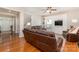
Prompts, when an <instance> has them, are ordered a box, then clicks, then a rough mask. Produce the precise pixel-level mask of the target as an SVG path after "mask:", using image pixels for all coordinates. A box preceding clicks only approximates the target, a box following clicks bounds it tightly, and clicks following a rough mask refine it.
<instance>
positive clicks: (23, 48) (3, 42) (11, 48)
mask: <svg viewBox="0 0 79 59" xmlns="http://www.w3.org/2000/svg"><path fill="white" fill-rule="evenodd" d="M7 36H8V35H7ZM3 37H4V36H3ZM4 38H6V39H2V38H0V52H41V51H40V50H39V49H37V48H35V47H34V46H32V45H31V44H29V43H27V42H26V41H25V39H24V38H19V37H18V36H17V35H14V36H11V35H9V36H8V37H4ZM64 52H79V48H78V46H77V43H73V42H66V44H65V47H64Z"/></svg>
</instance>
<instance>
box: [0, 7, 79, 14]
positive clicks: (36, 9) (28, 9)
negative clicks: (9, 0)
mask: <svg viewBox="0 0 79 59" xmlns="http://www.w3.org/2000/svg"><path fill="white" fill-rule="evenodd" d="M10 8H16V9H19V10H22V11H24V12H25V13H26V14H28V15H49V13H44V12H45V10H46V8H47V7H10ZM53 8H55V9H57V11H56V12H53V14H55V13H60V12H66V11H73V10H79V8H78V7H53ZM0 12H4V13H6V12H8V13H12V14H17V12H16V11H13V10H11V12H9V9H4V8H0Z"/></svg>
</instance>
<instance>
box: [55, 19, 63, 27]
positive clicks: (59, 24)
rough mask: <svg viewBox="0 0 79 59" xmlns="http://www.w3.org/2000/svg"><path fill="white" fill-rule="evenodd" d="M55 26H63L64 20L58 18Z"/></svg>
mask: <svg viewBox="0 0 79 59" xmlns="http://www.w3.org/2000/svg"><path fill="white" fill-rule="evenodd" d="M55 26H63V21H62V20H56V21H55Z"/></svg>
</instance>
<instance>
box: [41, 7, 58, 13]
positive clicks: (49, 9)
mask: <svg viewBox="0 0 79 59" xmlns="http://www.w3.org/2000/svg"><path fill="white" fill-rule="evenodd" d="M42 11H44V13H49V14H51V13H53V12H54V11H57V9H56V8H53V7H47V8H46V9H43V10H42Z"/></svg>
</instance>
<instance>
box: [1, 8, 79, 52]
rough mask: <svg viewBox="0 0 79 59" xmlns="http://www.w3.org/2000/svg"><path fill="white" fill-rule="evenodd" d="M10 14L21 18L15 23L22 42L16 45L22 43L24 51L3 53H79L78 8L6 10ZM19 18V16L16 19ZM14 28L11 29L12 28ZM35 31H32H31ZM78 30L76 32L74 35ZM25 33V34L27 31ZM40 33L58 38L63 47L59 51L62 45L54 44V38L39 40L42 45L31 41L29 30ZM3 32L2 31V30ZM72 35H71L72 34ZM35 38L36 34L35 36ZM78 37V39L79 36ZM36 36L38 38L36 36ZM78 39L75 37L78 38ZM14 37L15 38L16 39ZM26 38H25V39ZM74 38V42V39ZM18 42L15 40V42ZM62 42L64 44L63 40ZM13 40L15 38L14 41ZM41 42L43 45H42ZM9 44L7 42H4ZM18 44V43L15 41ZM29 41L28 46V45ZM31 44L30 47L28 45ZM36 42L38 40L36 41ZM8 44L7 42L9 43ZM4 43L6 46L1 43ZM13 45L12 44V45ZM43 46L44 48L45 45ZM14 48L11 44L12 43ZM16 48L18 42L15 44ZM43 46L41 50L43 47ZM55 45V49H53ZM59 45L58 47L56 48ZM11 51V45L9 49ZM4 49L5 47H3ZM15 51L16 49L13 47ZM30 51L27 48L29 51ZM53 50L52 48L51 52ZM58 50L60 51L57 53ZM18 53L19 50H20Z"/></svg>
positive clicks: (2, 49) (46, 37)
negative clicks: (28, 37) (78, 33)
mask: <svg viewBox="0 0 79 59" xmlns="http://www.w3.org/2000/svg"><path fill="white" fill-rule="evenodd" d="M3 9H5V10H8V14H12V13H13V16H15V18H16V17H17V19H16V20H17V22H16V23H15V24H16V25H14V26H15V32H16V33H17V32H18V38H20V40H21V41H22V42H19V43H18V44H17V42H18V40H17V42H16V45H18V46H19V45H20V43H22V46H21V47H23V48H21V50H19V47H18V48H14V49H13V48H8V49H9V50H8V49H6V50H5V49H4V48H1V50H0V51H11V50H10V49H12V51H27V52H28V51H29V52H31V50H33V49H34V50H33V51H34V52H36V51H45V52H49V51H52V52H55V51H63V52H73V51H75V52H77V51H79V48H78V39H77V38H78V37H77V32H78V27H79V23H78V22H79V20H78V19H79V18H78V15H79V8H78V7H7V8H3ZM15 14H16V15H15ZM9 27H10V26H9ZM31 28H32V29H31ZM73 28H74V30H73V31H71V30H72V29H73ZM24 29H25V31H24V33H23V30H24ZM30 29H31V31H33V32H34V31H37V32H38V33H41V32H42V33H41V34H43V35H52V34H53V35H54V36H55V38H54V39H53V40H55V42H56V40H58V41H59V43H60V44H59V46H61V47H59V48H58V47H56V45H57V44H58V43H55V42H53V41H52V38H53V37H48V36H45V37H44V36H43V38H40V37H42V36H38V37H39V39H38V38H36V40H37V39H38V40H39V41H38V43H39V44H35V42H34V43H33V42H31V41H29V40H28V39H27V36H28V35H30V34H27V30H30ZM1 31H2V30H1ZM40 31H41V32H40ZM70 31H71V32H70ZM32 34H33V33H32ZM72 34H74V35H72ZM75 34H76V35H75ZM35 35H36V34H35ZM74 36H75V37H74ZM13 37H14V36H13ZM24 37H25V38H24ZM73 37H74V39H73ZM16 38H17V37H16ZM14 39H15V38H14ZM59 39H60V40H59ZM10 40H11V38H10ZM40 40H41V43H40ZM42 40H43V42H45V41H46V42H45V43H46V45H45V46H44V45H43V44H45V43H43V42H42ZM62 40H63V42H62ZM4 41H5V39H4ZM12 41H16V40H12ZM26 41H27V42H26ZM28 41H29V43H28ZM33 41H35V39H34V40H33ZM5 42H6V41H5ZM1 43H2V42H1ZM8 43H9V42H8ZM36 43H37V42H36ZM42 43H43V44H42ZM53 43H54V44H53ZM10 44H11V42H10ZM14 44H15V42H14ZM39 45H41V46H39ZM50 45H51V46H50ZM53 45H55V46H53ZM7 46H8V47H9V45H7ZM28 46H29V48H27V47H28ZM2 47H3V46H2ZM13 47H14V46H13ZM16 47H17V46H16ZM25 47H26V48H25ZM51 47H52V48H51ZM57 48H58V50H56V49H57ZM17 49H18V50H17Z"/></svg>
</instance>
